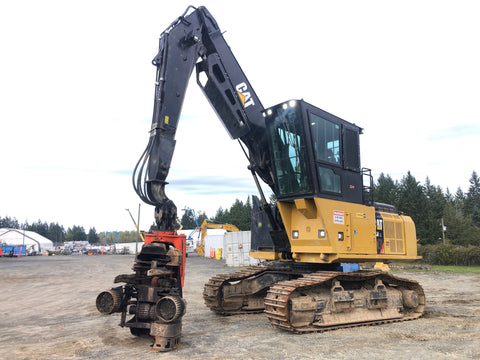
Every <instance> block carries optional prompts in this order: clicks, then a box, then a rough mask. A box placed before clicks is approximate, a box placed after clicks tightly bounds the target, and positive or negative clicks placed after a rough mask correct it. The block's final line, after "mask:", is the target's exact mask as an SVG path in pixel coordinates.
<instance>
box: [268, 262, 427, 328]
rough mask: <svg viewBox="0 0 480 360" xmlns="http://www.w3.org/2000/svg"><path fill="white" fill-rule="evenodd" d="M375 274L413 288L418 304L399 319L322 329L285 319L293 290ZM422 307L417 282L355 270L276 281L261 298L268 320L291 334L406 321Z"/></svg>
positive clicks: (287, 317) (389, 281) (361, 278)
mask: <svg viewBox="0 0 480 360" xmlns="http://www.w3.org/2000/svg"><path fill="white" fill-rule="evenodd" d="M375 277H379V278H380V279H381V280H382V281H383V282H384V283H385V284H387V285H396V286H403V287H405V288H408V289H410V290H415V291H416V292H417V293H418V295H419V300H420V301H419V305H418V307H417V308H415V309H412V310H411V311H408V312H406V313H405V315H404V317H402V318H399V319H382V320H378V321H368V322H360V323H350V324H342V325H335V326H330V327H326V328H320V327H317V326H314V325H310V326H305V327H301V328H296V327H294V326H293V325H292V324H291V323H290V322H289V307H288V301H289V298H290V296H291V295H292V294H293V292H295V291H300V290H306V289H308V288H311V287H315V286H319V285H321V284H322V283H325V282H327V281H331V280H333V279H338V280H346V279H349V280H355V281H365V280H369V279H373V278H375ZM424 308H425V294H424V292H423V288H422V287H421V286H420V285H419V284H418V282H416V281H413V280H408V279H402V278H398V277H395V276H393V275H389V274H386V273H383V272H359V273H342V272H327V271H319V272H315V273H312V274H305V275H304V276H303V277H302V278H298V279H295V280H288V281H282V282H279V283H276V284H275V285H272V286H271V287H270V289H269V290H268V293H267V296H266V298H265V313H266V315H267V317H268V319H269V320H270V322H271V323H272V324H273V325H274V326H276V327H278V328H281V329H284V330H289V331H293V332H295V333H311V332H324V331H330V330H336V329H342V328H351V327H358V326H370V325H379V324H386V323H393V322H400V321H407V320H414V319H418V318H419V317H420V316H422V314H423V311H424Z"/></svg>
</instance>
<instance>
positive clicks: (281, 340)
mask: <svg viewBox="0 0 480 360" xmlns="http://www.w3.org/2000/svg"><path fill="white" fill-rule="evenodd" d="M133 261H134V258H133V256H121V255H119V256H53V257H23V258H0V272H1V274H2V276H1V278H0V289H1V294H2V296H1V298H0V312H1V316H0V348H1V355H0V358H5V359H72V358H73V359H103V358H109V359H159V358H162V359H186V358H189V359H207V358H209V359H382V360H383V359H398V358H407V359H479V358H480V311H479V309H480V278H479V276H478V275H477V276H475V275H457V274H449V273H436V272H432V271H424V272H401V273H397V275H398V276H401V277H405V278H410V279H414V280H417V281H419V282H420V283H421V284H422V285H423V287H424V289H425V293H426V295H427V307H426V312H425V316H424V317H423V318H421V319H420V320H416V321H409V322H403V323H393V324H386V325H381V326H372V327H358V328H351V329H343V330H336V331H332V332H327V333H322V334H306V335H295V334H291V333H289V332H285V331H282V330H278V329H275V328H273V327H272V326H271V325H270V324H269V322H268V320H267V319H266V317H265V316H264V315H263V314H255V315H241V316H229V317H222V316H218V315H216V314H214V313H212V312H210V311H209V310H208V309H207V308H206V307H205V306H204V304H203V299H202V291H203V284H204V283H205V282H206V281H207V280H208V279H209V278H210V277H211V276H213V275H216V274H218V273H226V272H233V271H236V270H237V269H234V268H228V267H226V266H225V265H224V263H223V262H222V261H218V260H213V259H206V258H200V257H197V256H195V255H191V256H190V257H189V258H188V259H187V273H186V283H185V289H184V296H185V298H186V299H187V302H188V305H187V313H186V315H185V316H184V317H183V331H182V341H181V345H180V347H179V348H178V349H177V350H175V351H172V352H169V353H156V352H151V351H150V350H149V345H150V343H151V341H150V340H149V339H145V338H139V337H134V336H132V335H130V331H129V330H128V329H127V328H121V327H119V326H118V323H119V321H120V315H119V314H113V315H108V316H107V315H101V314H100V313H98V312H97V310H96V307H95V298H96V296H97V294H98V293H99V292H101V291H103V290H106V289H109V288H110V287H112V286H113V283H112V280H113V278H114V276H116V275H118V274H121V273H122V274H123V273H131V265H132V264H133Z"/></svg>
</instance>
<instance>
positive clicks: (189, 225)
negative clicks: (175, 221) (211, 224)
mask: <svg viewBox="0 0 480 360" xmlns="http://www.w3.org/2000/svg"><path fill="white" fill-rule="evenodd" d="M180 223H181V224H182V227H183V229H195V228H196V227H197V223H196V222H195V215H194V213H193V210H187V211H185V212H184V214H183V216H182V219H181V220H180Z"/></svg>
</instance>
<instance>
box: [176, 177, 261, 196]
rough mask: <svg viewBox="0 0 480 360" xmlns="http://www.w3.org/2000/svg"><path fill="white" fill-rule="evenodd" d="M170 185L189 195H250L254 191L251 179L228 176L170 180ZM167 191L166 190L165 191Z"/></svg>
mask: <svg viewBox="0 0 480 360" xmlns="http://www.w3.org/2000/svg"><path fill="white" fill-rule="evenodd" d="M170 185H171V186H172V187H175V188H176V189H181V190H182V191H183V192H185V193H188V194H191V195H209V194H210V195H211V194H212V192H214V193H215V195H228V194H232V193H245V194H250V193H252V192H255V191H256V188H255V184H254V182H253V179H250V181H249V179H248V178H232V177H228V176H215V177H210V176H195V177H193V178H180V179H170ZM167 191H168V189H167Z"/></svg>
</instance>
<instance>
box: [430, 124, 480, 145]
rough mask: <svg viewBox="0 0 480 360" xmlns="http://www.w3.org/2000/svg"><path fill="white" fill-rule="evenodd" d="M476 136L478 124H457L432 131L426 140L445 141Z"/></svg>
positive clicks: (479, 127) (479, 132) (478, 128)
mask: <svg viewBox="0 0 480 360" xmlns="http://www.w3.org/2000/svg"><path fill="white" fill-rule="evenodd" d="M477 134H480V124H459V125H453V126H450V127H447V128H444V129H437V130H433V131H431V132H430V133H429V135H428V136H427V140H430V141H435V140H447V139H454V138H459V137H465V136H470V135H477Z"/></svg>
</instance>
